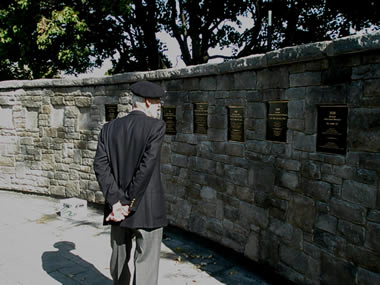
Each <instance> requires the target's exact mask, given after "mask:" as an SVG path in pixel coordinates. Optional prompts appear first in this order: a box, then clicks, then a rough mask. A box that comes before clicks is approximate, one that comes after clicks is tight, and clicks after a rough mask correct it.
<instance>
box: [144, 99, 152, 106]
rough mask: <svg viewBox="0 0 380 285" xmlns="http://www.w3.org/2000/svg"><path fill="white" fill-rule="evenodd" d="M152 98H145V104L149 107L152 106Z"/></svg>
mask: <svg viewBox="0 0 380 285" xmlns="http://www.w3.org/2000/svg"><path fill="white" fill-rule="evenodd" d="M150 104H151V103H150V100H149V99H148V98H145V106H146V107H147V108H149V106H150Z"/></svg>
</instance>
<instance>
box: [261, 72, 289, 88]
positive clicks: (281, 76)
mask: <svg viewBox="0 0 380 285" xmlns="http://www.w3.org/2000/svg"><path fill="white" fill-rule="evenodd" d="M273 78H276V80H273ZM288 87H289V74H288V70H287V68H285V67H280V68H274V69H264V70H262V71H258V72H257V89H272V88H273V89H275V88H288Z"/></svg>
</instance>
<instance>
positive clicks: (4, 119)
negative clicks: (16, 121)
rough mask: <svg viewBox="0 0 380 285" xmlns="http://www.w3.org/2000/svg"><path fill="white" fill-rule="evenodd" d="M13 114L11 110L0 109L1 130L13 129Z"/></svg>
mask: <svg viewBox="0 0 380 285" xmlns="http://www.w3.org/2000/svg"><path fill="white" fill-rule="evenodd" d="M12 116H13V114H12V108H4V107H0V128H1V129H13V128H14V125H13V117H12Z"/></svg>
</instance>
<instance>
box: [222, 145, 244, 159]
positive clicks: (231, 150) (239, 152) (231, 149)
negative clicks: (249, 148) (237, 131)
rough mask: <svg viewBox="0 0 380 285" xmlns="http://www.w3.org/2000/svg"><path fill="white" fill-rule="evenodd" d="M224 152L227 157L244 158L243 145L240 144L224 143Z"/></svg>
mask: <svg viewBox="0 0 380 285" xmlns="http://www.w3.org/2000/svg"><path fill="white" fill-rule="evenodd" d="M225 152H226V154H227V155H231V156H238V157H243V156H244V145H243V144H241V143H232V142H230V143H226V144H225Z"/></svg>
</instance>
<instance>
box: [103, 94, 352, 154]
mask: <svg viewBox="0 0 380 285" xmlns="http://www.w3.org/2000/svg"><path fill="white" fill-rule="evenodd" d="M105 107H106V120H107V121H109V120H112V119H113V118H116V116H117V105H106V106H105ZM227 108H228V134H227V135H228V140H230V141H237V142H244V141H245V135H244V107H243V106H228V107H227ZM267 110H268V115H267V126H266V139H267V140H270V141H276V142H286V135H287V130H288V128H287V122H288V102H287V101H270V102H268V109H267ZM347 114H348V108H347V106H345V105H321V106H318V121H317V151H319V152H327V153H336V154H345V153H346V151H347ZM163 119H164V120H165V122H166V134H168V135H176V134H177V130H176V107H175V106H164V107H163ZM207 129H208V104H207V103H195V104H194V105H193V131H194V133H196V134H207Z"/></svg>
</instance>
